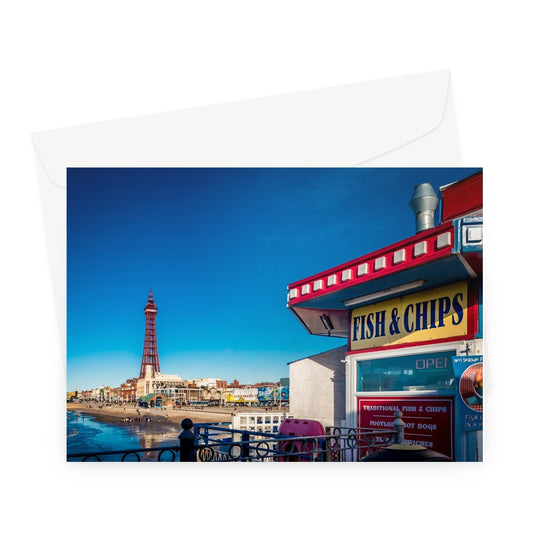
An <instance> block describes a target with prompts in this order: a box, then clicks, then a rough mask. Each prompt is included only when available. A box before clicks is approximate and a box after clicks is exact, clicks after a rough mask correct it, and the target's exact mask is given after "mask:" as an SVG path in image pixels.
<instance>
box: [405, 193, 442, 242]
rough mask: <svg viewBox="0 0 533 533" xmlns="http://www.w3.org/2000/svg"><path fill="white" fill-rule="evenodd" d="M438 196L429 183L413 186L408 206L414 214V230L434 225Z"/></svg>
mask: <svg viewBox="0 0 533 533" xmlns="http://www.w3.org/2000/svg"><path fill="white" fill-rule="evenodd" d="M438 204H439V197H438V196H437V194H436V193H435V191H434V190H433V187H432V186H431V183H421V184H420V185H417V186H416V187H415V190H414V191H413V196H412V197H411V201H410V202H409V206H410V207H411V209H412V210H413V212H414V214H415V221H416V232H417V233H420V232H421V231H424V230H425V229H430V228H434V227H435V211H436V210H437V205H438Z"/></svg>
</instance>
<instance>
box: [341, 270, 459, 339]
mask: <svg viewBox="0 0 533 533" xmlns="http://www.w3.org/2000/svg"><path fill="white" fill-rule="evenodd" d="M467 309H468V284H467V283H466V282H465V281H464V282H459V283H454V284H453V285H446V286H444V287H439V288H437V289H433V290H429V291H422V292H418V293H415V294H409V295H407V296H402V297H399V298H394V299H391V300H387V301H385V302H380V303H377V304H372V305H366V306H364V307H359V308H356V309H353V310H352V311H351V313H350V336H349V344H350V346H349V349H350V350H360V349H366V348H375V347H379V346H389V345H393V344H405V343H411V342H421V341H428V340H434V339H445V338H450V337H459V336H462V335H466V334H467V333H468V313H467Z"/></svg>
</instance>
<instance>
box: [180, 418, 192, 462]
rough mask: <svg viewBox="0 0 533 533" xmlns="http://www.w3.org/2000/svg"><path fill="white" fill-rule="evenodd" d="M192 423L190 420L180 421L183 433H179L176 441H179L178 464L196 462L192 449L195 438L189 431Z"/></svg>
mask: <svg viewBox="0 0 533 533" xmlns="http://www.w3.org/2000/svg"><path fill="white" fill-rule="evenodd" d="M193 425H194V424H193V421H192V420H191V419H190V418H184V419H183V420H182V421H181V427H182V428H183V431H182V432H181V433H180V435H179V437H178V439H179V440H180V462H181V463H194V462H196V451H195V449H194V444H195V441H196V439H195V437H194V433H193V432H192V431H191V428H192V427H193Z"/></svg>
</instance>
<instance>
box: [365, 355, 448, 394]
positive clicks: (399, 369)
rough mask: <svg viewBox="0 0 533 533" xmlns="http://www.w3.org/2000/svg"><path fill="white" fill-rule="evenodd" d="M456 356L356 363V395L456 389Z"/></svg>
mask: <svg viewBox="0 0 533 533" xmlns="http://www.w3.org/2000/svg"><path fill="white" fill-rule="evenodd" d="M453 355H455V352H443V353H432V354H423V355H408V356H403V357H382V358H380V359H372V360H370V361H359V362H358V363H357V376H358V379H357V390H358V391H359V392H376V391H381V392H386V391H408V390H412V391H417V390H449V389H453V388H454V387H455V376H454V371H453V365H452V356H453Z"/></svg>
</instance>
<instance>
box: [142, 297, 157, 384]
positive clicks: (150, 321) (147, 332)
mask: <svg viewBox="0 0 533 533" xmlns="http://www.w3.org/2000/svg"><path fill="white" fill-rule="evenodd" d="M144 314H145V316H146V323H145V328H144V347H143V358H142V362H141V371H140V373H139V379H142V378H144V377H146V367H147V365H151V366H152V368H153V371H154V372H161V370H160V369H159V354H158V352H157V338H156V332H155V315H156V314H157V307H156V306H155V302H154V296H153V294H152V289H150V294H149V295H148V301H147V302H146V306H145V308H144Z"/></svg>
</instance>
